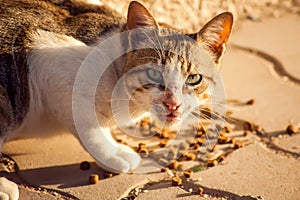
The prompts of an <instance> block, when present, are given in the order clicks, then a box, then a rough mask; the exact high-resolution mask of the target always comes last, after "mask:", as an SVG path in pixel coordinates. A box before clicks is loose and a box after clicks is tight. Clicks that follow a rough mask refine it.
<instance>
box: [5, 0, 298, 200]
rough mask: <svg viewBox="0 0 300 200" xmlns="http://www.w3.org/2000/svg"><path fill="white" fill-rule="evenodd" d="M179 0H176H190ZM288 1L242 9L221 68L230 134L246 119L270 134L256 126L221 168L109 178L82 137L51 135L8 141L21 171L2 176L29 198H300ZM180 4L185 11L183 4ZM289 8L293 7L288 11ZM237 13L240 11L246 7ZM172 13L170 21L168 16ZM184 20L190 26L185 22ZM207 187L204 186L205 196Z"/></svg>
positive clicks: (293, 27)
mask: <svg viewBox="0 0 300 200" xmlns="http://www.w3.org/2000/svg"><path fill="white" fill-rule="evenodd" d="M111 2H112V3H113V2H114V1H111ZM164 2H165V1H162V5H163V6H164V5H165V4H164ZM168 2H169V1H168ZM176 2H177V3H176ZM176 2H175V5H181V4H180V3H182V2H181V1H176ZM195 2H196V3H199V2H200V1H199V2H198V1H195ZM201 2H202V1H201ZM203 2H205V1H203ZM220 2H221V1H220ZM224 2H227V3H228V2H229V1H224ZM270 2H271V1H270ZM274 2H275V1H274ZM283 2H290V3H291V1H282V4H281V6H282V5H285V6H286V7H285V8H284V9H281V10H279V9H278V10H275V11H276V12H277V13H279V14H273V15H269V14H268V15H267V13H268V12H270V10H269V9H268V8H266V9H265V11H266V12H263V11H264V9H257V8H256V7H253V8H252V11H253V13H250V14H252V17H249V19H248V20H245V19H242V18H243V17H245V16H246V15H242V14H240V15H239V16H240V17H239V22H238V24H237V26H236V27H235V29H234V31H233V35H232V37H231V40H230V45H229V48H228V51H227V53H226V55H225V57H224V60H223V67H222V69H221V75H222V79H223V83H224V87H225V90H226V96H227V99H228V100H231V101H228V103H227V108H228V110H230V111H232V113H233V114H232V115H231V118H234V119H236V120H234V121H231V122H232V125H233V126H234V128H235V129H234V132H232V133H230V134H229V136H230V137H234V138H237V139H245V137H244V136H242V135H243V131H242V129H241V127H240V123H241V122H243V121H251V122H254V123H255V124H258V125H260V126H261V127H262V128H263V129H264V131H262V132H263V133H262V134H256V133H255V132H252V133H251V134H250V136H247V137H246V141H248V142H247V143H245V144H246V145H245V146H244V147H242V148H239V149H237V150H234V151H233V152H232V153H230V154H229V155H228V156H226V158H225V159H224V160H223V161H222V162H221V163H220V164H218V165H217V166H214V167H209V168H205V169H204V170H202V171H199V172H196V173H195V174H194V175H193V177H192V179H191V180H186V179H183V186H181V187H179V186H172V184H171V180H170V176H169V175H170V174H167V173H165V172H163V173H148V174H138V173H137V174H121V175H117V176H113V177H112V178H105V177H104V172H103V171H102V170H101V169H100V168H99V167H97V166H96V165H95V163H94V162H93V159H92V158H91V157H90V156H89V154H88V153H86V152H85V151H84V150H83V148H82V147H81V146H80V144H79V143H78V141H76V139H75V138H74V137H73V136H70V135H68V134H66V135H63V136H59V137H54V138H51V139H47V140H39V139H28V140H23V141H12V142H9V143H7V144H6V145H5V147H4V153H5V154H7V155H9V156H10V157H11V158H12V159H14V161H15V162H16V166H15V170H16V172H15V173H8V174H7V173H5V172H3V171H2V172H1V174H4V175H5V176H7V177H9V178H10V179H12V180H15V181H17V182H18V183H19V184H20V195H21V196H20V199H24V200H27V199H28V200H29V199H32V200H33V199H89V200H90V199H119V198H125V199H126V198H127V199H130V198H129V196H130V195H132V193H134V192H135V191H139V192H136V193H139V194H138V195H137V197H136V199H140V200H141V199H161V200H163V199H174V198H180V199H274V200H276V199H278V200H281V199H291V200H294V199H299V196H300V168H299V166H300V134H299V131H298V133H296V134H293V135H288V134H286V132H285V129H286V127H287V125H288V124H290V123H294V124H296V125H297V126H298V127H299V125H300V112H299V107H300V103H299V102H300V83H299V82H300V69H299V67H298V60H299V58H298V57H299V53H300V51H299V49H298V45H297V44H299V42H300V36H299V32H300V17H299V15H298V14H297V10H296V9H295V7H293V8H290V7H288V3H285V4H284V3H283ZM147 3H148V4H149V5H150V4H151V3H152V4H154V3H153V2H152V1H147V2H146V4H147ZM196 3H195V4H196ZM114 5H115V4H114ZM122 5H123V4H122ZM222 5H223V4H222ZM271 5H272V4H270V7H271ZM276 5H277V4H276ZM276 5H275V4H274V5H272V6H276ZM289 5H291V4H289ZM165 7H167V6H166V5H165ZM122 8H123V7H122V6H119V9H122ZM150 8H151V7H150ZM298 8H299V7H298ZM173 9H177V8H176V6H175V7H174V8H173ZM249 9H250V8H249ZM287 10H290V11H291V10H292V11H293V12H290V13H289V14H288V13H287ZM273 11H274V10H273ZM155 12H158V11H155ZM174 12H175V11H174ZM216 12H218V11H216ZM175 13H176V12H175ZM236 13H237V14H239V13H240V11H239V9H237V11H236ZM250 14H249V13H248V15H250ZM155 15H156V13H154V16H155ZM157 16H162V14H158V15H157ZM253 16H255V17H253ZM267 16H268V17H267ZM164 17H165V19H166V20H167V21H168V15H165V16H164ZM257 17H259V20H257ZM265 17H266V18H265ZM189 23H191V24H192V23H196V22H194V21H191V22H189ZM180 24H181V25H182V27H184V24H185V23H182V22H181V23H180ZM191 24H190V26H192V27H194V28H195V26H193V25H191ZM195 29H196V28H195ZM237 45H239V46H237ZM241 47H243V48H241ZM244 47H247V48H244ZM283 69H284V70H285V71H286V72H285V71H284V70H283ZM283 72H285V73H283ZM252 98H253V99H255V103H254V105H245V104H237V103H236V102H237V101H232V100H238V101H241V102H246V101H247V100H249V99H252ZM32 147H34V148H32ZM218 148H222V145H220V146H218ZM82 161H89V162H90V163H91V169H90V170H87V171H82V170H80V169H79V165H80V163H81V162H82ZM187 166H190V165H189V164H187ZM92 173H97V174H99V176H100V179H101V180H100V181H99V183H98V184H96V185H91V184H89V183H88V177H89V175H90V174H92ZM199 187H202V188H203V189H204V194H203V195H198V194H197V191H198V188H199ZM135 188H137V189H136V190H134V189H135Z"/></svg>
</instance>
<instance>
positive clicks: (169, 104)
mask: <svg viewBox="0 0 300 200" xmlns="http://www.w3.org/2000/svg"><path fill="white" fill-rule="evenodd" d="M164 105H165V106H166V107H167V108H168V109H169V110H171V111H174V110H177V109H178V108H179V107H180V102H177V101H173V102H164Z"/></svg>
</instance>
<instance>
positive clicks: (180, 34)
mask: <svg viewBox="0 0 300 200" xmlns="http://www.w3.org/2000/svg"><path fill="white" fill-rule="evenodd" d="M0 3H1V7H0V34H1V35H0V46H1V49H0V122H1V123H0V146H1V147H2V145H3V143H5V142H7V141H9V140H12V139H19V138H24V137H35V136H41V135H48V134H53V133H56V134H57V133H60V132H66V131H68V132H71V133H72V134H74V136H75V137H77V138H78V140H79V141H80V142H81V144H82V145H83V147H84V148H85V149H86V150H87V151H88V152H89V153H90V154H91V156H92V157H93V158H94V159H95V160H96V162H97V163H98V164H99V166H100V167H102V168H103V169H105V170H108V171H111V172H114V173H120V172H128V171H130V170H133V169H135V168H136V167H137V166H138V165H139V163H140V161H141V158H140V156H139V155H138V154H137V153H135V152H134V151H133V150H132V149H131V148H130V147H128V146H126V145H123V144H118V143H117V142H116V141H115V140H114V139H113V137H112V135H111V133H110V128H111V127H112V126H114V125H116V124H117V125H119V124H121V125H124V124H126V123H127V121H131V120H130V119H129V118H128V116H130V117H133V118H138V117H139V116H141V115H143V113H145V112H148V111H149V110H150V111H151V112H150V113H151V116H152V118H153V119H154V120H156V121H157V122H158V125H159V126H160V127H178V126H180V124H181V123H182V122H183V121H184V120H185V119H186V118H187V116H188V115H189V114H190V113H191V112H192V111H193V110H194V109H197V108H198V107H199V106H201V104H203V102H204V101H206V100H207V99H208V98H209V95H210V93H209V90H210V88H209V87H211V86H210V85H209V83H208V82H211V83H212V85H214V84H215V80H214V76H213V75H212V74H201V73H200V71H201V69H200V68H201V67H203V66H205V65H207V66H206V67H207V68H209V67H211V66H212V67H215V68H216V69H218V68H219V66H220V61H221V57H222V55H223V54H224V51H225V49H226V44H227V42H228V38H229V36H230V33H231V29H232V24H233V16H232V14H231V13H229V12H224V13H221V14H219V15H217V16H216V17H214V18H213V19H212V20H211V21H209V22H208V23H207V24H206V25H205V26H204V27H203V28H202V29H201V30H200V31H199V32H196V33H192V34H190V33H186V32H185V31H183V30H179V29H176V28H173V27H171V26H169V25H167V24H164V23H158V22H157V21H156V20H155V19H154V17H153V16H152V15H151V13H150V12H149V11H148V10H147V9H146V8H145V7H144V6H143V5H142V4H140V3H139V2H136V1H133V2H131V3H130V5H129V7H128V15H127V19H124V17H123V16H122V15H120V14H119V13H117V12H116V11H114V10H113V9H111V8H109V7H107V6H105V5H103V4H102V3H101V2H98V1H96V0H92V1H86V2H85V1H82V0H80V1H79V0H77V1H76V0H61V1H54V0H52V1H51V0H13V1H5V0H0ZM135 30H142V31H135ZM123 32H126V34H125V36H126V37H125V39H124V37H123V36H124V35H122V37H123V38H122V41H118V40H119V39H120V37H121V36H119V35H118V34H120V33H123ZM143 34H144V35H143ZM114 35H117V37H119V39H118V38H117V39H115V41H113V43H114V44H117V45H115V46H113V45H111V49H101V51H103V52H102V53H106V51H107V52H110V53H112V54H113V53H115V52H118V51H120V52H122V51H125V52H126V53H125V54H123V55H120V56H119V57H118V58H117V59H115V60H114V61H113V62H112V63H111V64H110V66H109V67H108V68H107V69H105V70H104V69H102V68H101V67H100V66H102V63H104V61H103V60H101V59H100V60H99V58H98V56H97V55H96V56H94V57H93V53H92V52H93V49H94V48H95V47H97V45H98V44H104V43H105V40H106V39H109V38H113V37H114ZM174 35H175V36H176V37H175V36H174ZM173 36H174V37H173ZM178 38H179V39H178ZM187 38H189V39H190V40H189V39H187ZM123 40H124V41H123ZM154 40H155V41H154ZM103 42H104V43H103ZM157 45H159V46H160V47H161V48H163V49H170V51H165V50H163V49H161V48H160V49H159V48H158V46H157ZM193 45H198V46H201V47H202V48H203V49H204V51H205V52H203V51H199V52H196V53H195V54H196V55H190V54H192V53H193V52H192V49H193ZM133 49H134V50H133ZM176 49H177V50H178V49H179V52H181V53H182V56H179V55H176V54H175V53H174V51H176ZM171 50H173V52H172V51H171ZM191 52H192V53H191ZM100 54H101V52H100ZM198 54H199V55H198ZM107 55H108V54H107ZM207 55H208V56H209V59H207ZM108 56H110V55H108ZM87 57H92V58H93V59H92V61H91V63H90V65H91V66H92V67H91V71H87V72H86V73H87V74H84V73H83V74H84V75H88V76H86V77H85V79H80V77H79V78H78V73H79V71H80V69H81V65H82V64H83V62H88V63H89V61H86V60H85V59H86V58H87ZM100 57H101V56H100ZM188 57H194V58H195V59H196V60H197V59H198V60H200V62H201V64H203V66H199V65H196V64H194V63H191V62H189V60H188V59H187V58H188ZM97 59H98V60H97ZM211 63H212V64H213V65H211ZM98 68H99V69H98ZM100 68H101V69H100ZM211 70H212V71H214V70H215V69H211ZM100 71H101V73H103V74H102V76H101V80H100V81H99V83H98V85H96V86H95V88H94V89H95V94H94V96H93V94H92V95H91V96H90V94H91V93H90V92H91V91H90V90H92V89H91V88H92V86H91V85H90V84H93V83H92V82H90V80H92V79H96V77H97V73H98V72H99V73H100ZM208 73H212V72H210V71H209V70H208ZM121 79H124V80H123V81H120V80H121ZM76 84H79V86H82V88H79V89H78V90H74V87H75V86H76ZM116 85H118V86H119V87H118V88H117V89H115V86H116ZM119 93H120V95H121V93H122V95H124V96H126V95H127V96H126V97H128V102H127V101H125V103H129V104H130V105H129V106H127V108H128V109H127V108H126V109H127V110H126V111H128V112H129V115H126V114H124V115H123V114H122V112H123V111H124V102H122V98H121V96H122V95H121V96H118V94H119ZM114 95H117V96H116V99H115V100H116V103H115V105H116V108H117V109H113V108H112V104H114V102H113V101H115V100H112V99H113V96H114ZM122 97H123V96H122ZM74 98H77V100H76V101H74ZM94 100H95V102H94ZM118 100H119V102H118ZM120 102H121V103H120ZM87 107H88V108H87ZM90 108H92V109H94V110H95V113H93V114H94V115H95V116H96V120H95V118H94V117H95V116H94V115H93V114H91V115H90V113H89V112H88V110H89V109H90ZM120 113H121V114H120ZM125 122H126V123H125ZM2 180H3V179H1V181H0V182H4V184H2V186H0V195H1V194H2V195H4V196H5V195H8V196H9V199H17V198H18V193H17V192H15V193H13V192H10V191H8V190H14V191H15V189H11V188H12V187H10V186H7V187H6V186H5V185H9V184H11V183H10V182H9V184H6V183H7V180H4V181H2ZM0 185H1V184H0ZM3 185H4V186H3ZM1 192H2V193H1Z"/></svg>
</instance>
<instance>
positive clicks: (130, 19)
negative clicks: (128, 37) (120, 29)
mask: <svg viewBox="0 0 300 200" xmlns="http://www.w3.org/2000/svg"><path fill="white" fill-rule="evenodd" d="M157 26H158V25H157V22H156V21H155V19H154V17H153V16H152V15H151V13H150V12H149V11H148V10H147V9H146V8H145V7H144V6H143V5H142V4H140V3H139V2H137V1H132V2H131V3H130V4H129V7H128V14H127V29H128V30H131V29H135V28H148V27H151V28H156V27H157Z"/></svg>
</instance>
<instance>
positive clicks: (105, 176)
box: [103, 173, 114, 178]
mask: <svg viewBox="0 0 300 200" xmlns="http://www.w3.org/2000/svg"><path fill="white" fill-rule="evenodd" d="M103 176H104V178H111V177H113V176H114V175H113V174H111V173H104V174H103Z"/></svg>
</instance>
